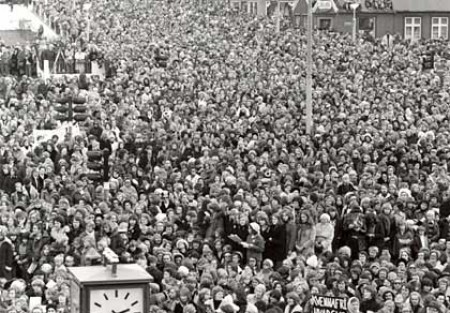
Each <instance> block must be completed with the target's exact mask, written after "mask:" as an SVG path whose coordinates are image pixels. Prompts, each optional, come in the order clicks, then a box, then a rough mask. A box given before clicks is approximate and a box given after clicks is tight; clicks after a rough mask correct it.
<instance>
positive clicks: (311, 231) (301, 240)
mask: <svg viewBox="0 0 450 313" xmlns="http://www.w3.org/2000/svg"><path fill="white" fill-rule="evenodd" d="M302 213H305V214H306V215H307V217H308V220H307V221H306V223H303V224H300V225H299V226H298V232H297V241H296V243H295V248H296V250H297V252H298V253H301V254H303V255H305V256H307V255H310V254H314V243H315V241H316V226H315V225H314V223H313V220H312V215H311V213H310V212H309V211H307V210H305V211H302ZM302 213H301V214H302Z"/></svg>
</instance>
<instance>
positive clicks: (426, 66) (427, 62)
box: [422, 50, 434, 71]
mask: <svg viewBox="0 0 450 313" xmlns="http://www.w3.org/2000/svg"><path fill="white" fill-rule="evenodd" d="M432 69H434V51H431V50H430V51H427V52H426V53H425V54H424V55H423V56H422V70H424V71H426V70H432Z"/></svg>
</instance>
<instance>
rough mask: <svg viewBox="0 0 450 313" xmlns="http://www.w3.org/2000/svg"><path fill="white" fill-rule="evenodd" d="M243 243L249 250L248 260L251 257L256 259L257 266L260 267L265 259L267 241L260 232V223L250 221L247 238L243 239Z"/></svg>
mask: <svg viewBox="0 0 450 313" xmlns="http://www.w3.org/2000/svg"><path fill="white" fill-rule="evenodd" d="M241 245H242V247H244V249H246V250H247V253H246V255H247V260H249V259H250V258H254V259H256V262H257V266H258V267H259V266H260V265H261V262H262V259H263V252H264V247H265V241H264V238H263V237H262V236H261V234H260V226H259V224H258V223H255V222H253V223H250V225H249V235H248V236H247V240H246V241H242V242H241Z"/></svg>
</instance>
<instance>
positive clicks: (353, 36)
mask: <svg viewBox="0 0 450 313" xmlns="http://www.w3.org/2000/svg"><path fill="white" fill-rule="evenodd" d="M359 6H360V4H359V3H358V2H354V3H352V4H350V8H351V9H352V10H353V31H352V39H353V42H356V22H357V21H356V10H358V8H359Z"/></svg>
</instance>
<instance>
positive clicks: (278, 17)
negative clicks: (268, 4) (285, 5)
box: [275, 0, 281, 33]
mask: <svg viewBox="0 0 450 313" xmlns="http://www.w3.org/2000/svg"><path fill="white" fill-rule="evenodd" d="M280 6H281V4H280V0H278V1H277V8H276V13H275V18H276V31H277V33H279V32H280V29H281V8H280Z"/></svg>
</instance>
